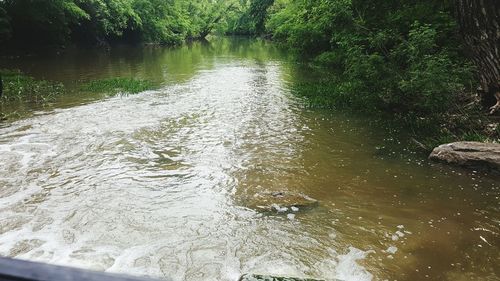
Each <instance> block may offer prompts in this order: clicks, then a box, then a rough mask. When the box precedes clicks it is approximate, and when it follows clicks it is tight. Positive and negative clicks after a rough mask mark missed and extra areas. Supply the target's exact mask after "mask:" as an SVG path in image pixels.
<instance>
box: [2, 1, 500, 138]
mask: <svg viewBox="0 0 500 281" xmlns="http://www.w3.org/2000/svg"><path fill="white" fill-rule="evenodd" d="M469 2H471V1H463V0H459V1H450V0H446V1H434V0H422V1H413V0H389V1H378V0H302V1H297V0H252V1H248V0H240V1H238V0H227V1H222V0H219V1H215V0H201V1H195V0H91V1H81V0H44V1H41V0H4V1H0V41H1V42H2V45H4V46H10V45H12V46H19V45H23V46H38V45H41V44H44V45H64V44H68V43H77V44H93V45H98V46H109V45H110V44H112V43H115V42H121V43H123V42H128V43H134V42H135V43H139V42H142V43H158V44H168V45H173V44H180V43H182V42H184V41H186V40H193V39H200V38H205V37H206V36H207V35H208V34H210V33H216V34H232V35H251V36H262V37H264V38H268V39H272V40H274V41H276V42H278V43H279V44H281V45H283V46H284V47H286V48H288V49H290V50H292V51H294V52H296V53H297V54H300V57H302V58H304V57H306V59H307V60H308V61H310V62H311V63H312V64H313V65H316V66H321V67H325V68H327V69H330V70H331V73H333V74H334V75H333V76H332V77H330V78H328V79H325V81H324V83H319V84H317V83H316V84H314V85H303V87H304V90H303V92H304V95H306V96H308V97H309V98H310V102H311V104H312V105H314V106H327V107H348V108H351V109H355V110H361V111H364V112H373V111H377V112H390V113H393V114H396V115H397V116H400V117H402V118H403V119H405V118H406V119H411V120H419V121H418V122H413V123H415V124H416V126H419V127H429V126H430V124H434V125H436V124H435V123H436V122H441V121H442V120H446V121H447V122H448V123H450V124H453V126H454V127H456V128H455V129H458V130H461V128H471V127H474V128H473V130H472V131H474V132H475V131H482V130H483V129H484V126H485V124H477V123H475V124H471V122H470V121H471V119H474V120H477V117H472V116H475V115H476V114H479V115H482V114H483V113H486V111H487V108H488V107H490V106H492V105H493V104H494V103H495V99H494V96H495V94H496V93H497V92H498V71H499V70H498V68H499V66H498V50H496V54H495V51H492V50H494V49H495V47H494V46H495V44H496V43H498V42H499V41H498V40H499V39H498V32H497V31H495V30H490V34H491V36H490V37H489V40H483V41H488V42H487V44H483V45H484V46H486V49H488V46H489V49H490V51H491V52H490V53H489V55H486V54H488V53H487V51H486V53H485V50H486V49H482V50H478V49H477V48H476V49H474V45H475V44H476V43H477V42H479V41H481V39H480V38H479V37H478V36H476V37H474V36H469V37H467V32H469V35H470V34H479V33H481V32H483V31H485V30H487V28H488V26H495V19H497V18H498V15H499V12H498V10H499V7H498V6H499V4H498V3H497V2H495V1H484V2H482V4H481V5H483V6H482V7H480V6H478V7H477V9H478V11H479V10H481V9H486V10H487V11H488V14H487V15H486V16H485V18H490V19H492V20H491V21H490V22H487V21H486V22H483V24H482V26H478V27H477V28H479V29H481V28H482V29H483V30H471V29H469V31H467V26H466V24H467V22H470V20H466V17H467V16H468V17H469V18H470V19H472V17H474V15H473V14H467V13H465V11H469V10H470V11H472V10H473V8H474V6H473V5H472V4H470V3H469ZM472 2H474V1H472ZM460 5H462V6H460ZM459 7H462V8H463V7H465V8H463V9H459ZM461 11H462V12H461ZM460 19H461V20H460ZM459 23H462V24H461V25H460V24H459ZM496 26H497V27H496V28H497V29H498V24H497V25H496ZM495 32H497V34H495ZM485 34H487V33H485ZM483 37H484V36H483ZM464 38H465V40H464ZM467 38H469V41H467ZM474 42H476V43H474ZM488 44H489V45H488ZM476 45H477V44H476ZM471 46H472V47H471ZM468 47H469V48H468ZM497 47H498V45H497ZM474 52H475V53H476V54H480V53H481V52H482V54H485V55H483V57H485V56H487V57H491V58H492V59H491V60H489V61H482V60H481V59H480V58H479V59H478V56H474ZM471 57H472V58H473V59H471ZM474 58H476V59H474ZM495 59H496V60H497V61H495ZM473 62H475V64H474V63H473ZM491 65H492V67H488V66H491ZM488 71H489V72H488ZM482 72H483V73H482ZM485 73H489V75H486V74H485ZM485 81H489V82H487V83H486V82H485ZM478 86H481V89H483V92H484V93H485V94H484V95H482V98H481V102H479V98H478V96H477V95H476V89H477V88H478ZM479 96H481V95H479ZM497 96H498V94H497ZM498 107H499V105H498V104H497V107H492V109H491V113H494V111H495V109H497V108H498ZM482 111H484V112H482ZM443 117H445V118H443ZM436 120H437V121H436ZM440 120H441V121H440ZM417 123H420V124H417ZM455 131H456V130H455ZM461 133H462V134H464V133H466V132H461ZM496 134H498V129H496ZM493 135H495V132H494V134H493Z"/></svg>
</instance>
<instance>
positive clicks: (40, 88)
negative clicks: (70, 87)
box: [0, 70, 65, 104]
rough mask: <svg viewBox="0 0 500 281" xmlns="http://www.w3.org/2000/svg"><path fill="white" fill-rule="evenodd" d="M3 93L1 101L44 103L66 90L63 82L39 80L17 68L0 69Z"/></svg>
mask: <svg viewBox="0 0 500 281" xmlns="http://www.w3.org/2000/svg"><path fill="white" fill-rule="evenodd" d="M0 75H1V77H2V81H3V88H4V89H3V95H2V96H1V97H0V103H9V102H28V103H37V104H44V103H47V102H51V101H54V100H55V99H56V98H57V97H58V96H60V95H61V94H63V93H64V92H65V88H64V85H63V84H62V83H57V82H52V81H46V80H37V79H34V78H33V77H31V76H27V75H25V74H23V73H21V72H20V71H17V70H0Z"/></svg>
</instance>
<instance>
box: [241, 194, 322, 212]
mask: <svg viewBox="0 0 500 281" xmlns="http://www.w3.org/2000/svg"><path fill="white" fill-rule="evenodd" d="M246 205H247V207H249V208H251V209H254V210H258V211H261V212H278V213H285V212H297V211H299V210H304V209H310V208H313V207H316V206H317V205H318V200H316V199H313V198H311V197H309V196H307V195H304V194H301V193H293V192H287V191H279V192H262V193H257V194H255V195H254V196H253V197H251V198H250V199H249V200H248V202H247V204H246Z"/></svg>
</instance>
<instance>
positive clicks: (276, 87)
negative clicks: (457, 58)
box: [0, 39, 500, 281]
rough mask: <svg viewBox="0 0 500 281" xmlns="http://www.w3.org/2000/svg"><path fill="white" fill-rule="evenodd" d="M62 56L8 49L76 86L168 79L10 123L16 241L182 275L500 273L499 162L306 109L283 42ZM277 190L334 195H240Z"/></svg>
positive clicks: (7, 195) (8, 212)
mask: <svg viewBox="0 0 500 281" xmlns="http://www.w3.org/2000/svg"><path fill="white" fill-rule="evenodd" d="M57 58H58V59H57V60H55V59H54V58H53V57H51V56H44V57H41V58H36V57H35V58H30V59H24V60H20V59H13V60H10V61H4V62H3V63H8V64H10V65H15V66H16V67H19V68H21V69H23V70H24V71H26V72H28V73H30V74H32V75H35V76H37V77H43V78H48V79H53V80H59V81H63V82H65V83H66V84H68V85H70V86H71V84H72V83H75V82H74V81H81V80H87V79H91V78H92V79H93V78H102V77H111V76H115V75H119V76H137V77H140V78H148V79H151V80H153V81H155V83H157V85H159V87H160V89H158V90H155V91H148V92H144V93H141V94H138V95H134V96H127V97H115V98H109V99H104V100H95V101H94V102H89V100H91V99H90V98H89V97H84V96H79V95H77V93H76V94H75V95H74V96H71V97H65V99H64V100H61V101H59V102H58V103H56V104H54V105H53V108H54V109H50V110H45V111H44V113H43V114H36V115H35V116H33V117H31V118H26V119H23V120H19V121H16V122H13V123H10V124H3V127H2V128H1V129H0V163H1V164H2V165H1V166H0V254H1V255H6V256H13V257H18V258H24V259H30V260H37V261H44V262H51V263H57V264H69V265H73V266H80V267H86V268H92V269H97V270H106V271H110V272H124V273H130V274H137V275H150V276H156V277H163V276H168V277H171V278H173V279H174V280H224V281H226V280H227V281H233V280H237V278H238V276H239V275H240V274H242V273H247V272H252V273H272V274H284V275H294V276H311V277H321V278H327V279H333V278H339V279H342V280H384V279H389V280H496V279H498V278H499V276H500V269H499V268H498V264H499V261H500V256H499V246H500V237H499V235H500V229H499V228H500V226H499V224H500V220H499V213H500V206H499V193H500V191H499V188H500V186H499V184H498V177H495V176H484V175H482V174H480V173H479V172H475V171H470V172H468V171H463V170H458V169H451V168H447V167H442V166H437V165H431V164H429V163H427V161H426V160H425V159H423V158H421V157H420V156H414V155H412V154H411V153H408V152H405V151H403V149H401V147H402V146H401V145H398V144H397V141H395V140H391V139H389V138H386V137H385V136H384V132H385V130H383V129H382V128H374V127H373V126H370V125H368V123H367V122H366V120H364V119H360V118H353V117H350V116H346V115H343V114H338V113H331V112H322V111H315V110H305V109H303V108H302V107H301V101H300V99H298V98H296V97H294V96H293V95H292V94H291V91H292V90H293V84H294V82H295V81H297V80H298V79H303V78H304V77H298V75H299V74H304V73H307V71H304V70H301V68H300V66H299V65H296V64H294V63H292V62H288V61H287V60H285V59H284V57H283V54H282V53H281V52H280V51H279V50H277V49H276V48H275V47H274V46H272V45H270V44H269V43H265V42H262V41H252V40H241V39H240V40H229V39H224V40H216V41H214V42H212V43H194V44H192V45H187V46H184V47H181V48H177V49H168V48H123V49H117V50H114V51H111V52H110V53H105V52H104V53H103V52H99V51H76V50H74V51H71V52H68V53H67V54H65V55H61V56H58V57H57ZM77 83H78V82H76V83H75V84H74V85H76V86H75V89H76V88H77ZM76 104H80V105H79V106H70V105H76ZM381 147H385V148H386V149H383V150H382V149H381ZM381 151H382V152H381ZM276 190H280V191H281V190H285V191H290V192H300V193H304V194H306V195H308V196H311V197H313V198H316V199H318V200H319V201H320V204H319V207H317V208H315V209H312V210H300V211H299V212H294V213H293V215H290V214H289V213H290V212H292V211H287V212H285V213H283V214H276V215H268V214H260V213H258V212H256V211H254V210H252V209H249V208H247V207H245V204H242V198H246V197H248V196H252V195H253V194H256V193H259V192H263V191H276Z"/></svg>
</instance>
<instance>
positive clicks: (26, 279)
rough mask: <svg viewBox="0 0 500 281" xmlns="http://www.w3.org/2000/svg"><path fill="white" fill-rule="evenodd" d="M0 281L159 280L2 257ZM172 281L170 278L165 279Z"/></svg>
mask: <svg viewBox="0 0 500 281" xmlns="http://www.w3.org/2000/svg"><path fill="white" fill-rule="evenodd" d="M0 281H159V279H150V278H144V277H132V276H126V275H119V274H110V273H103V272H96V271H90V270H84V269H77V268H71V267H65V266H56V265H49V264H43V263H37V262H30V261H24V260H16V259H10V258H3V257H0ZM163 281H170V279H163Z"/></svg>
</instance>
